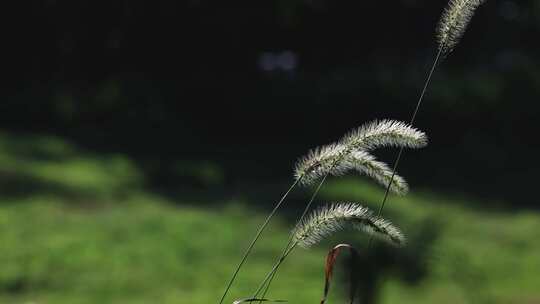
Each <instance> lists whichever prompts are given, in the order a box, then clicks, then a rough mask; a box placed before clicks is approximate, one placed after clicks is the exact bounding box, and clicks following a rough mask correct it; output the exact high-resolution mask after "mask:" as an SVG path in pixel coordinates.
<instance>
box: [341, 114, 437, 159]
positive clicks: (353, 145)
mask: <svg viewBox="0 0 540 304" xmlns="http://www.w3.org/2000/svg"><path fill="white" fill-rule="evenodd" d="M340 143H341V144H343V145H345V146H347V147H349V149H350V150H364V151H372V150H374V149H377V148H384V147H404V148H410V149H417V148H422V147H425V146H426V145H427V136H426V134H425V133H424V132H422V131H419V130H417V129H416V128H414V127H412V126H410V125H408V124H406V123H404V122H401V121H396V120H390V119H384V120H375V121H372V122H369V123H367V124H365V125H363V126H360V127H359V128H357V129H355V130H353V131H352V132H349V134H347V135H345V137H343V138H342V139H341V141H340Z"/></svg>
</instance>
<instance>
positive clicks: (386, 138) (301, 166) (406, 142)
mask: <svg viewBox="0 0 540 304" xmlns="http://www.w3.org/2000/svg"><path fill="white" fill-rule="evenodd" d="M426 144H427V136H426V134H425V133H424V132H421V131H419V130H417V129H415V128H413V127H411V126H409V125H407V124H405V123H403V122H399V121H394V120H381V121H373V122H370V123H368V124H366V125H364V126H361V127H360V128H357V129H355V130H353V131H352V132H350V133H348V134H347V135H345V136H344V137H343V138H342V139H341V140H339V141H338V142H337V143H333V144H330V145H326V146H323V147H318V148H316V149H313V150H311V151H310V152H309V153H308V154H307V155H306V156H304V157H302V158H301V159H300V160H299V161H298V162H297V164H296V167H295V172H294V175H295V177H296V179H299V180H301V183H302V184H304V185H310V184H312V183H314V182H315V181H317V180H318V179H320V178H321V177H323V176H325V175H327V174H330V175H334V176H340V175H343V174H345V173H347V172H348V171H350V170H356V171H358V172H360V173H363V174H365V175H367V176H369V177H371V178H373V179H375V181H377V182H378V183H380V184H382V185H384V186H387V185H388V183H389V182H390V181H391V187H390V190H391V191H392V192H394V193H396V194H400V195H403V194H405V193H407V191H408V186H407V183H406V182H405V180H404V179H403V178H402V177H400V176H394V179H392V178H391V177H392V170H391V169H390V168H389V167H388V166H387V165H386V164H384V163H382V162H379V161H376V160H375V157H373V156H372V155H370V154H369V153H368V151H371V150H374V149H376V148H381V147H389V146H390V147H406V148H421V147H424V146H425V145H426Z"/></svg>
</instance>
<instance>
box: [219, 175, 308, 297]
mask: <svg viewBox="0 0 540 304" xmlns="http://www.w3.org/2000/svg"><path fill="white" fill-rule="evenodd" d="M301 179H302V176H300V177H299V178H297V179H296V180H295V181H294V182H293V183H292V185H291V186H290V187H289V189H288V190H287V192H285V194H283V196H282V197H281V199H280V200H279V202H278V203H277V204H276V205H275V206H274V209H272V211H271V212H270V214H268V216H267V217H266V219H265V221H264V222H263V224H262V225H261V226H260V227H259V229H258V230H257V233H256V234H255V237H254V238H253V240H251V243H250V244H249V246H248V247H247V249H246V251H245V252H244V255H243V256H242V259H241V260H240V263H238V266H236V269H235V270H234V272H233V275H232V277H231V279H230V280H229V283H228V284H227V287H226V288H225V292H224V293H223V295H222V296H221V299H220V300H219V304H222V303H223V301H224V300H225V297H226V296H227V294H228V293H229V290H230V289H231V286H232V284H233V283H234V280H235V279H236V277H237V275H238V273H239V272H240V269H241V268H242V266H243V265H244V263H245V262H246V260H247V258H248V256H249V254H250V253H251V251H252V250H253V247H254V246H255V243H257V241H258V240H259V238H260V237H261V234H262V233H263V231H264V229H265V228H266V226H268V223H269V222H270V220H271V219H272V217H274V215H275V213H276V212H277V210H278V209H279V208H280V207H281V205H282V204H283V202H284V201H285V198H287V196H288V195H289V193H290V192H291V191H292V190H293V189H294V188H295V187H296V186H297V185H298V183H299V182H300V180H301Z"/></svg>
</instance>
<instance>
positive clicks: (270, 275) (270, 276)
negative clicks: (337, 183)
mask: <svg viewBox="0 0 540 304" xmlns="http://www.w3.org/2000/svg"><path fill="white" fill-rule="evenodd" d="M338 162H339V159H336V160H335V161H334V162H333V163H332V166H331V168H333V167H334V166H335V165H336V164H337V163H338ZM331 171H332V169H330V170H328V172H327V173H326V174H325V175H324V176H323V178H322V179H321V181H320V182H319V184H318V185H317V188H316V189H315V191H314V192H313V194H312V195H311V198H310V200H309V202H308V203H307V205H306V207H305V208H304V211H303V212H302V215H301V216H300V218H299V219H298V221H297V222H296V224H295V228H294V229H293V230H292V231H295V230H296V228H297V227H298V226H299V225H300V223H301V222H302V220H303V219H304V217H306V214H307V213H308V211H309V209H310V208H311V205H313V202H314V201H315V197H317V194H318V193H319V191H320V190H321V188H322V185H323V184H324V182H325V181H326V179H327V178H328V175H329V174H330V172H331ZM293 239H294V234H293V233H291V236H290V237H289V241H288V242H287V245H286V246H285V247H284V248H283V253H282V254H281V256H280V258H279V260H278V262H276V264H275V265H274V267H273V268H272V270H270V272H268V274H267V275H266V277H265V278H264V280H263V282H262V283H261V285H260V286H259V288H258V289H257V291H256V292H255V294H254V295H253V298H256V297H257V296H258V295H259V293H260V292H261V290H262V288H263V287H264V284H266V282H267V281H268V285H267V286H266V288H265V290H264V293H263V295H262V297H264V296H266V292H267V291H268V289H269V288H270V284H272V280H273V279H274V277H275V273H276V272H277V270H278V268H279V266H280V265H281V263H283V260H285V258H286V257H287V256H288V255H289V253H290V251H291V250H292V249H293V248H294V247H296V243H295V244H293ZM291 244H292V245H291Z"/></svg>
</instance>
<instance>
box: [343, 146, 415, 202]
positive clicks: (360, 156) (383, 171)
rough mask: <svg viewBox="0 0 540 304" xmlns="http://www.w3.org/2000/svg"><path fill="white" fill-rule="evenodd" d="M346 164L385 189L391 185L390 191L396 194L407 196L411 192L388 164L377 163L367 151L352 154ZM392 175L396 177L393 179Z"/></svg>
mask: <svg viewBox="0 0 540 304" xmlns="http://www.w3.org/2000/svg"><path fill="white" fill-rule="evenodd" d="M345 162H346V163H348V164H350V165H348V166H350V167H351V168H353V169H355V170H357V171H358V172H360V173H362V174H365V175H366V176H369V177H371V178H372V179H374V180H375V181H376V182H377V183H379V184H381V185H382V186H384V187H385V188H386V187H388V183H391V184H390V191H391V192H393V193H395V194H398V195H405V194H407V192H409V185H408V184H407V182H406V181H405V179H404V178H403V177H401V176H399V175H397V174H393V172H392V169H391V168H390V167H388V165H387V164H385V163H383V162H380V161H377V160H376V159H375V157H373V155H371V154H369V153H367V152H365V151H354V152H352V153H351V154H350V155H349V156H347V158H346V160H345ZM392 175H394V177H393V178H392Z"/></svg>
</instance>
